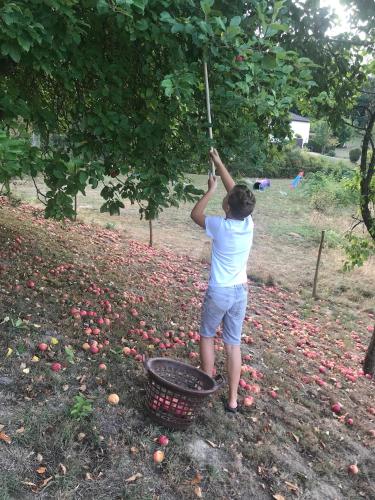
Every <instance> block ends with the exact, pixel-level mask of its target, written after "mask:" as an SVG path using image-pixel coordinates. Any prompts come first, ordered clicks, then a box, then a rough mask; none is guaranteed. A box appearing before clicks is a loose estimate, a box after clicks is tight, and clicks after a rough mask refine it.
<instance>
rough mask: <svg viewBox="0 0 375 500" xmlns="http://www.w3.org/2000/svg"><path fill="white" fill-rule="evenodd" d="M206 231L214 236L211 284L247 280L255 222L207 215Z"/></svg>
mask: <svg viewBox="0 0 375 500" xmlns="http://www.w3.org/2000/svg"><path fill="white" fill-rule="evenodd" d="M205 226H206V234H207V236H209V237H210V238H212V251H211V272H210V279H209V282H208V285H209V286H219V287H220V286H232V285H240V284H242V283H247V270H246V268H247V260H248V258H249V253H250V249H251V246H252V243H253V232H254V222H253V219H252V217H251V215H249V216H248V217H246V218H245V219H243V220H236V219H225V218H224V217H221V216H218V215H206V218H205Z"/></svg>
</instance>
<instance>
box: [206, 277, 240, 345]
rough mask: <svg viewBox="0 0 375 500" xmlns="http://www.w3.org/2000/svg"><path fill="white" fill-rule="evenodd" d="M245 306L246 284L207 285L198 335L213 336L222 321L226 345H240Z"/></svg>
mask: <svg viewBox="0 0 375 500" xmlns="http://www.w3.org/2000/svg"><path fill="white" fill-rule="evenodd" d="M246 306H247V285H246V284H243V285H233V286H224V287H211V286H209V287H208V289H207V292H206V296H205V298H204V302H203V308H202V319H201V327H200V335H201V336H202V337H211V338H212V337H215V335H216V329H217V327H218V326H219V325H220V323H221V322H223V340H224V343H225V344H228V345H240V343H241V332H242V324H243V320H244V319H245V314H246Z"/></svg>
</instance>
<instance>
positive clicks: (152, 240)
mask: <svg viewBox="0 0 375 500" xmlns="http://www.w3.org/2000/svg"><path fill="white" fill-rule="evenodd" d="M148 227H149V228H150V240H149V243H148V245H149V246H150V247H152V245H153V242H154V238H153V233H152V220H151V219H150V220H149V221H148Z"/></svg>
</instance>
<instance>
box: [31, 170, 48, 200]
mask: <svg viewBox="0 0 375 500" xmlns="http://www.w3.org/2000/svg"><path fill="white" fill-rule="evenodd" d="M31 178H32V180H33V183H34V187H35V189H36V195H37V198H38V200H39V201H40V203H43V205H45V206H47V203H46V202H45V200H46V198H47V197H46V195H45V194H43V193H42V192H41V190H40V189H39V188H38V186H37V184H36V181H35V177H34V176H33V175H32V176H31ZM40 196H43V198H44V200H42V199H41V198H40Z"/></svg>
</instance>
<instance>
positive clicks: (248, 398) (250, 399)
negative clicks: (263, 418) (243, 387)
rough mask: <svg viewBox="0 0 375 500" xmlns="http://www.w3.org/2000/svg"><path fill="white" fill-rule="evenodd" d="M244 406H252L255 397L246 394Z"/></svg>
mask: <svg viewBox="0 0 375 500" xmlns="http://www.w3.org/2000/svg"><path fill="white" fill-rule="evenodd" d="M243 404H244V406H252V405H253V404H254V398H253V396H246V398H244V400H243Z"/></svg>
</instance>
